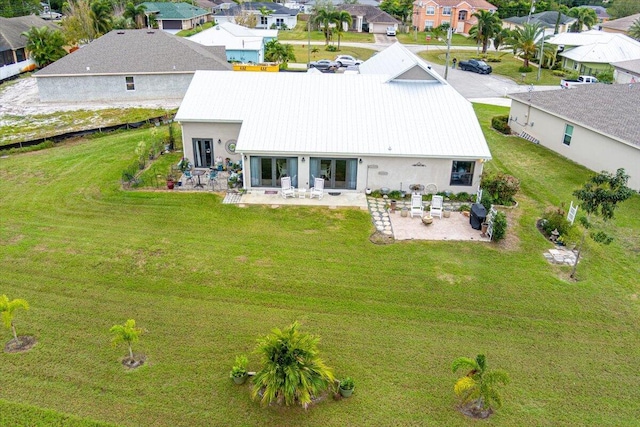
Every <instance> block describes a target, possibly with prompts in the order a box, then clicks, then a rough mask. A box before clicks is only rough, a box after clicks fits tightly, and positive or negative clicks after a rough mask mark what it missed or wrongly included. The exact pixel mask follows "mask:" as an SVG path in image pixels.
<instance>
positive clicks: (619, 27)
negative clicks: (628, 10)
mask: <svg viewBox="0 0 640 427" xmlns="http://www.w3.org/2000/svg"><path fill="white" fill-rule="evenodd" d="M638 19H640V13H636V14H635V15H629V16H625V17H624V18H620V19H614V20H613V21H608V22H603V23H602V24H601V25H600V27H601V29H602V31H604V32H606V33H620V34H626V35H629V28H631V26H632V25H633V23H634V22H636V21H637V20H638Z"/></svg>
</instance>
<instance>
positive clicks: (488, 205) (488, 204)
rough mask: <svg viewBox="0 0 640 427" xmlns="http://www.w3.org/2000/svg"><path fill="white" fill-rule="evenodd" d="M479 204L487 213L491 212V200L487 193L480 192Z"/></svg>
mask: <svg viewBox="0 0 640 427" xmlns="http://www.w3.org/2000/svg"><path fill="white" fill-rule="evenodd" d="M480 204H481V205H482V206H484V208H485V209H486V210H487V212H489V211H490V210H491V206H492V205H493V198H492V197H491V195H490V194H489V192H488V191H483V192H482V198H481V199H480Z"/></svg>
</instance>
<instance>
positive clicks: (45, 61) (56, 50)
mask: <svg viewBox="0 0 640 427" xmlns="http://www.w3.org/2000/svg"><path fill="white" fill-rule="evenodd" d="M22 36H24V37H26V39H27V44H26V46H25V47H26V49H27V51H28V52H29V56H30V57H31V58H33V61H34V62H35V63H36V65H37V66H38V68H42V67H46V66H47V65H49V64H51V63H52V62H54V61H57V60H58V59H60V58H62V57H63V56H65V55H66V54H67V51H65V50H64V48H63V46H64V45H65V40H64V36H63V35H62V33H61V32H60V31H59V30H52V29H51V28H49V27H40V28H38V27H31V29H30V30H29V31H26V32H24V33H22Z"/></svg>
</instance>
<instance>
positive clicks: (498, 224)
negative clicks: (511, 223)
mask: <svg viewBox="0 0 640 427" xmlns="http://www.w3.org/2000/svg"><path fill="white" fill-rule="evenodd" d="M506 234H507V216H506V215H505V214H504V212H498V213H497V214H496V216H495V218H493V235H492V238H493V240H495V241H496V242H497V241H499V240H502V239H504V236H505V235H506Z"/></svg>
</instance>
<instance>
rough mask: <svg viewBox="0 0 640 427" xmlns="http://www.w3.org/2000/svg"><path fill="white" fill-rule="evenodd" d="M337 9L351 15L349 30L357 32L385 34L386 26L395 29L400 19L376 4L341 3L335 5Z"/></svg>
mask: <svg viewBox="0 0 640 427" xmlns="http://www.w3.org/2000/svg"><path fill="white" fill-rule="evenodd" d="M337 9H338V10H344V11H346V12H348V13H349V15H351V21H352V22H351V25H350V26H349V31H356V32H358V33H362V32H365V33H374V34H385V33H386V31H387V28H388V27H393V28H395V29H396V30H397V29H398V25H400V21H398V20H397V19H396V18H394V17H393V16H391V15H389V14H388V13H387V12H385V11H384V10H381V9H380V8H379V7H378V6H372V5H367V4H341V5H339V6H337Z"/></svg>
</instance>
